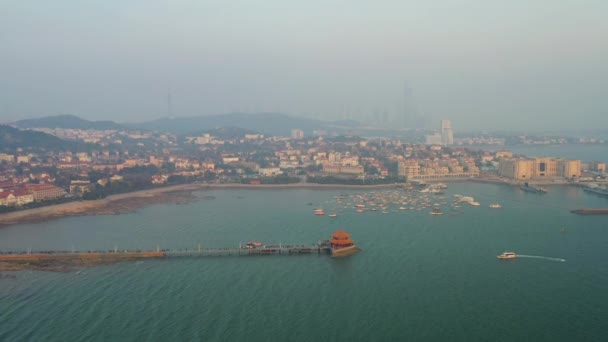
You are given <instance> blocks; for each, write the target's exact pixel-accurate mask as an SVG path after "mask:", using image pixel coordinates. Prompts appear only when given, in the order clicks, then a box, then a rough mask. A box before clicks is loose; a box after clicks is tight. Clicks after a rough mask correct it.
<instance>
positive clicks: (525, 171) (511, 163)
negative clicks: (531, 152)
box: [498, 157, 581, 180]
mask: <svg viewBox="0 0 608 342" xmlns="http://www.w3.org/2000/svg"><path fill="white" fill-rule="evenodd" d="M498 174H499V175H501V176H503V177H507V178H511V179H517V180H526V179H534V178H546V177H566V178H575V177H580V176H581V161H580V160H568V159H555V158H546V157H543V158H502V159H500V161H499V163H498Z"/></svg>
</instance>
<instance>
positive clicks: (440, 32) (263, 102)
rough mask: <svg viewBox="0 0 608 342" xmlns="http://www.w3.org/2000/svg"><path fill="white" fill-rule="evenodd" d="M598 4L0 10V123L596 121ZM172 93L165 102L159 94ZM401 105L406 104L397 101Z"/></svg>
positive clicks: (600, 53)
mask: <svg viewBox="0 0 608 342" xmlns="http://www.w3.org/2000/svg"><path fill="white" fill-rule="evenodd" d="M607 9H608V5H607V4H606V3H605V2H601V1H559V2H555V1H534V2H532V3H530V2H529V1H510V2H504V3H503V2H493V1H490V2H481V1H442V2H432V3H430V2H422V1H390V2H385V3H383V5H382V6H379V5H378V4H377V3H375V2H371V1H367V2H358V3H355V2H352V1H329V2H328V1H306V2H298V3H286V2H283V1H274V0H268V1H232V2H225V1H156V0H154V1H130V2H128V3H127V2H117V1H91V2H86V4H85V3H84V2H68V1H59V2H34V1H15V2H3V3H2V4H0V46H1V47H2V48H1V53H0V75H2V76H1V77H0V122H8V121H12V120H19V119H23V118H32V117H41V116H47V115H56V114H74V115H78V116H80V117H82V118H86V119H93V120H115V121H119V122H128V121H146V120H152V119H156V118H160V117H166V116H168V115H173V116H199V115H214V114H222V113H229V112H247V113H249V112H250V113H255V112H280V113H285V114H288V115H291V116H297V117H308V118H315V119H323V120H339V119H355V120H361V121H367V122H371V121H374V120H375V118H378V117H381V118H382V117H386V119H385V120H384V121H385V123H387V124H390V123H392V122H394V123H400V124H402V122H403V121H402V119H401V118H402V117H403V115H404V114H403V113H404V112H405V113H406V115H408V116H409V125H412V126H426V127H436V126H437V125H438V122H439V120H440V119H446V118H447V119H450V120H451V121H452V122H453V124H454V126H455V128H460V129H463V128H465V127H466V128H467V129H513V130H516V129H521V128H526V129H553V130H560V129H567V128H568V129H591V128H595V127H600V126H606V125H608V115H607V114H608V103H607V100H606V89H608V81H607V80H608V67H606V63H605V61H606V60H608V45H607V44H605V41H606V37H607V36H608V22H607V21H606V20H605V13H606V10H607ZM169 93H170V96H171V101H170V102H171V105H170V109H169V106H168V95H169ZM404 103H405V104H406V106H405V108H404Z"/></svg>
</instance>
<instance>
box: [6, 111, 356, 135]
mask: <svg viewBox="0 0 608 342" xmlns="http://www.w3.org/2000/svg"><path fill="white" fill-rule="evenodd" d="M12 125H13V126H15V127H18V128H23V129H26V128H43V127H44V128H66V129H95V130H119V131H120V130H144V131H158V132H165V133H175V134H196V133H200V132H201V131H208V130H213V129H218V128H232V129H234V128H241V129H243V130H247V131H249V132H248V133H261V134H265V135H290V134H291V130H292V129H296V128H297V129H301V130H303V131H304V132H305V133H306V134H307V135H308V134H311V133H312V131H314V130H320V129H324V130H336V129H338V130H339V129H340V128H350V127H358V126H360V123H359V122H357V121H353V120H342V121H334V122H328V121H321V120H315V119H307V118H299V117H292V116H288V115H285V114H280V113H256V114H244V113H229V114H218V115H209V116H194V117H177V118H160V119H156V120H152V121H145V122H131V123H123V124H119V123H116V122H113V121H90V120H85V119H82V118H79V117H78V116H75V115H56V116H47V117H42V118H37V119H25V120H19V121H16V122H14V123H12ZM232 133H234V132H232Z"/></svg>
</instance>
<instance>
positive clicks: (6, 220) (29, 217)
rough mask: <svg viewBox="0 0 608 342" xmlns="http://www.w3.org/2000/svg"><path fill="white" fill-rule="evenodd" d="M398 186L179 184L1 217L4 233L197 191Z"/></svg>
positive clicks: (178, 200) (182, 199)
mask: <svg viewBox="0 0 608 342" xmlns="http://www.w3.org/2000/svg"><path fill="white" fill-rule="evenodd" d="M395 186H396V184H395V183H393V184H378V185H342V184H313V183H292V184H263V185H252V184H237V183H230V184H207V183H195V184H179V185H171V186H165V187H159V188H153V189H147V190H139V191H133V192H127V193H123V194H116V195H110V196H108V197H106V198H103V199H98V200H92V201H82V200H81V201H74V202H68V203H61V204H54V205H49V206H43V207H38V208H32V209H24V210H17V211H13V212H9V213H2V214H0V229H1V228H3V227H6V226H10V225H15V224H22V223H37V222H44V221H48V220H52V219H56V218H61V217H67V216H84V215H117V214H124V213H129V212H133V211H135V210H137V209H139V208H142V207H145V206H148V205H151V204H160V203H174V204H185V203H189V202H191V201H194V200H197V199H198V198H197V197H196V196H194V195H192V192H193V191H201V190H209V189H250V190H256V189H257V190H268V189H344V190H346V189H353V190H357V189H359V190H361V189H383V188H393V187H395Z"/></svg>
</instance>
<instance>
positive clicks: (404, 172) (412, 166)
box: [397, 160, 420, 179]
mask: <svg viewBox="0 0 608 342" xmlns="http://www.w3.org/2000/svg"><path fill="white" fill-rule="evenodd" d="M397 172H398V175H399V177H405V178H407V179H412V178H416V177H418V176H419V175H420V164H418V162H417V161H415V160H403V161H400V162H399V164H398V171H397Z"/></svg>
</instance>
